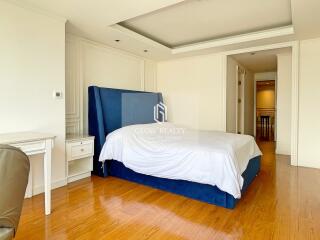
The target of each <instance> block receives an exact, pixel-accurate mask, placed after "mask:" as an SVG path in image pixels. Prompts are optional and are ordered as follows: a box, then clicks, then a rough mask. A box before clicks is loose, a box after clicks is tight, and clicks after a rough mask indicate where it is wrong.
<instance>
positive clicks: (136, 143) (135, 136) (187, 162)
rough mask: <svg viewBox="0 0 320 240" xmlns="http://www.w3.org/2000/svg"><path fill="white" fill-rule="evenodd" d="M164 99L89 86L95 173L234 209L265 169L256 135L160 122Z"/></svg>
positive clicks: (154, 94) (146, 93) (156, 94)
mask: <svg viewBox="0 0 320 240" xmlns="http://www.w3.org/2000/svg"><path fill="white" fill-rule="evenodd" d="M160 102H162V95H161V93H151V92H140V91H130V90H122V89H111V88H100V87H96V86H92V87H89V134H90V135H93V136H95V153H94V158H93V159H94V162H93V166H94V171H93V173H94V174H96V175H99V176H101V177H107V176H115V177H119V178H122V179H126V180H129V181H133V182H136V183H140V184H144V185H147V186H151V187H154V188H157V189H161V190H164V191H168V192H172V193H176V194H179V195H183V196H186V197H189V198H193V199H196V200H200V201H203V202H207V203H210V204H215V205H218V206H222V207H225V208H230V209H232V208H234V207H235V206H236V203H237V202H238V201H239V199H240V198H241V195H242V194H243V193H244V192H245V191H246V189H247V188H248V186H249V185H250V183H251V182H252V181H253V180H254V178H255V176H256V175H257V174H258V172H259V170H260V158H261V152H260V150H259V149H258V147H257V146H256V144H255V142H254V139H253V138H252V137H250V136H242V135H236V134H227V133H222V132H200V131H194V130H190V129H187V128H183V127H181V126H176V125H173V124H170V123H155V119H154V106H155V105H156V104H158V103H160ZM157 131H160V132H161V133H165V134H164V135H161V134H159V132H157ZM175 131H176V132H175ZM150 132H151V133H150ZM168 132H169V133H170V134H166V133H168ZM172 133H174V134H172ZM106 140H107V141H106ZM158 143H159V144H160V146H161V147H160V148H159V147H157V146H158V145H159V144H158ZM177 144H178V145H177ZM177 149H179V150H177ZM160 153H165V154H160ZM179 156H180V157H179ZM249 156H250V157H249ZM166 159H168V160H169V161H166ZM212 162H215V163H214V164H213V163H212ZM148 164H149V165H148ZM150 164H151V165H150ZM198 172H199V173H200V174H197V173H198ZM211 172H212V173H213V174H210V173H211ZM182 173H183V174H182Z"/></svg>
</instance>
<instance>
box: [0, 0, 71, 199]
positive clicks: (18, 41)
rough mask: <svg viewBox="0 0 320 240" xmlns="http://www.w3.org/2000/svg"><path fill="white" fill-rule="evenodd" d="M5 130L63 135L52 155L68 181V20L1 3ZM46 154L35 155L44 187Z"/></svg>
mask: <svg viewBox="0 0 320 240" xmlns="http://www.w3.org/2000/svg"><path fill="white" fill-rule="evenodd" d="M0 16H1V21H0V36H1V37H0V66H1V67H0V68H1V71H0V109H1V117H0V133H4V132H18V131H38V132H48V133H52V134H55V135H56V136H57V138H56V141H55V147H54V150H53V159H52V180H53V183H54V185H55V186H58V185H61V184H64V183H65V177H66V176H65V171H66V170H65V100H64V99H61V100H55V99H53V91H54V90H59V91H62V92H63V93H64V90H65V23H64V22H62V21H58V20H55V19H53V18H50V17H47V16H45V15H42V14H40V13H36V12H33V11H30V10H26V9H24V8H20V7H17V6H15V5H12V4H10V3H8V2H4V1H0ZM41 158H42V157H39V156H38V157H33V158H31V164H32V166H33V173H34V176H33V184H34V185H33V187H34V192H35V193H38V192H40V191H42V188H43V170H42V169H43V165H42V164H43V163H42V160H41Z"/></svg>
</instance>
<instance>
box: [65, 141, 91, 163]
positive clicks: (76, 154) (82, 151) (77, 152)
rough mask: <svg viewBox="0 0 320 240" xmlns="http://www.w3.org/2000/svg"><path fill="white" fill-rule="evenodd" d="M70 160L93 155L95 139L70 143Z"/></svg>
mask: <svg viewBox="0 0 320 240" xmlns="http://www.w3.org/2000/svg"><path fill="white" fill-rule="evenodd" d="M69 154H70V156H68V160H73V159H79V158H82V157H89V156H92V155H93V141H83V142H77V143H72V144H70V151H69Z"/></svg>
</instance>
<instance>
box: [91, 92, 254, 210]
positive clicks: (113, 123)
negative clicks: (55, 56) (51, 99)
mask: <svg viewBox="0 0 320 240" xmlns="http://www.w3.org/2000/svg"><path fill="white" fill-rule="evenodd" d="M88 96H89V115H88V117H89V134H90V135H92V136H95V146H94V157H93V174H95V175H98V176H102V177H106V176H108V175H111V176H116V177H120V178H123V179H127V180H130V181H133V182H137V183H141V184H144V185H148V186H151V187H155V188H158V189H162V190H165V191H168V192H172V193H176V194H180V195H183V196H187V197H190V198H193V199H197V200H200V201H204V202H207V203H211V204H215V205H218V206H222V207H226V208H234V207H235V205H236V203H237V201H238V199H235V198H234V197H233V196H231V195H230V194H228V193H226V192H223V191H221V190H220V189H219V188H217V187H214V186H211V185H207V184H200V183H195V182H190V181H184V180H171V179H164V178H157V177H153V176H148V175H144V174H140V173H136V172H134V171H132V170H130V169H128V168H126V167H125V166H124V165H123V164H122V163H120V162H118V161H116V160H112V161H105V162H104V165H102V164H103V163H101V162H99V154H100V152H101V149H102V147H103V144H104V142H105V137H106V136H107V135H108V134H109V133H111V132H112V131H114V130H116V129H118V128H121V127H123V126H127V125H130V124H141V123H152V122H154V120H153V117H154V113H153V106H154V105H155V104H157V103H159V102H162V95H161V93H147V92H140V91H130V90H122V89H111V88H100V87H96V86H92V87H89V95H88ZM259 170H260V157H256V158H254V159H251V160H250V162H249V164H248V167H247V169H246V170H245V172H244V173H243V174H242V176H243V178H244V185H243V188H242V192H245V191H246V189H247V188H248V186H249V185H250V183H251V182H252V181H253V180H254V178H255V176H256V175H257V174H258V172H259Z"/></svg>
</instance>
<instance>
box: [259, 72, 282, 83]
mask: <svg viewBox="0 0 320 240" xmlns="http://www.w3.org/2000/svg"><path fill="white" fill-rule="evenodd" d="M254 79H255V80H256V81H264V80H276V79H277V72H262V73H255V74H254Z"/></svg>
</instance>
